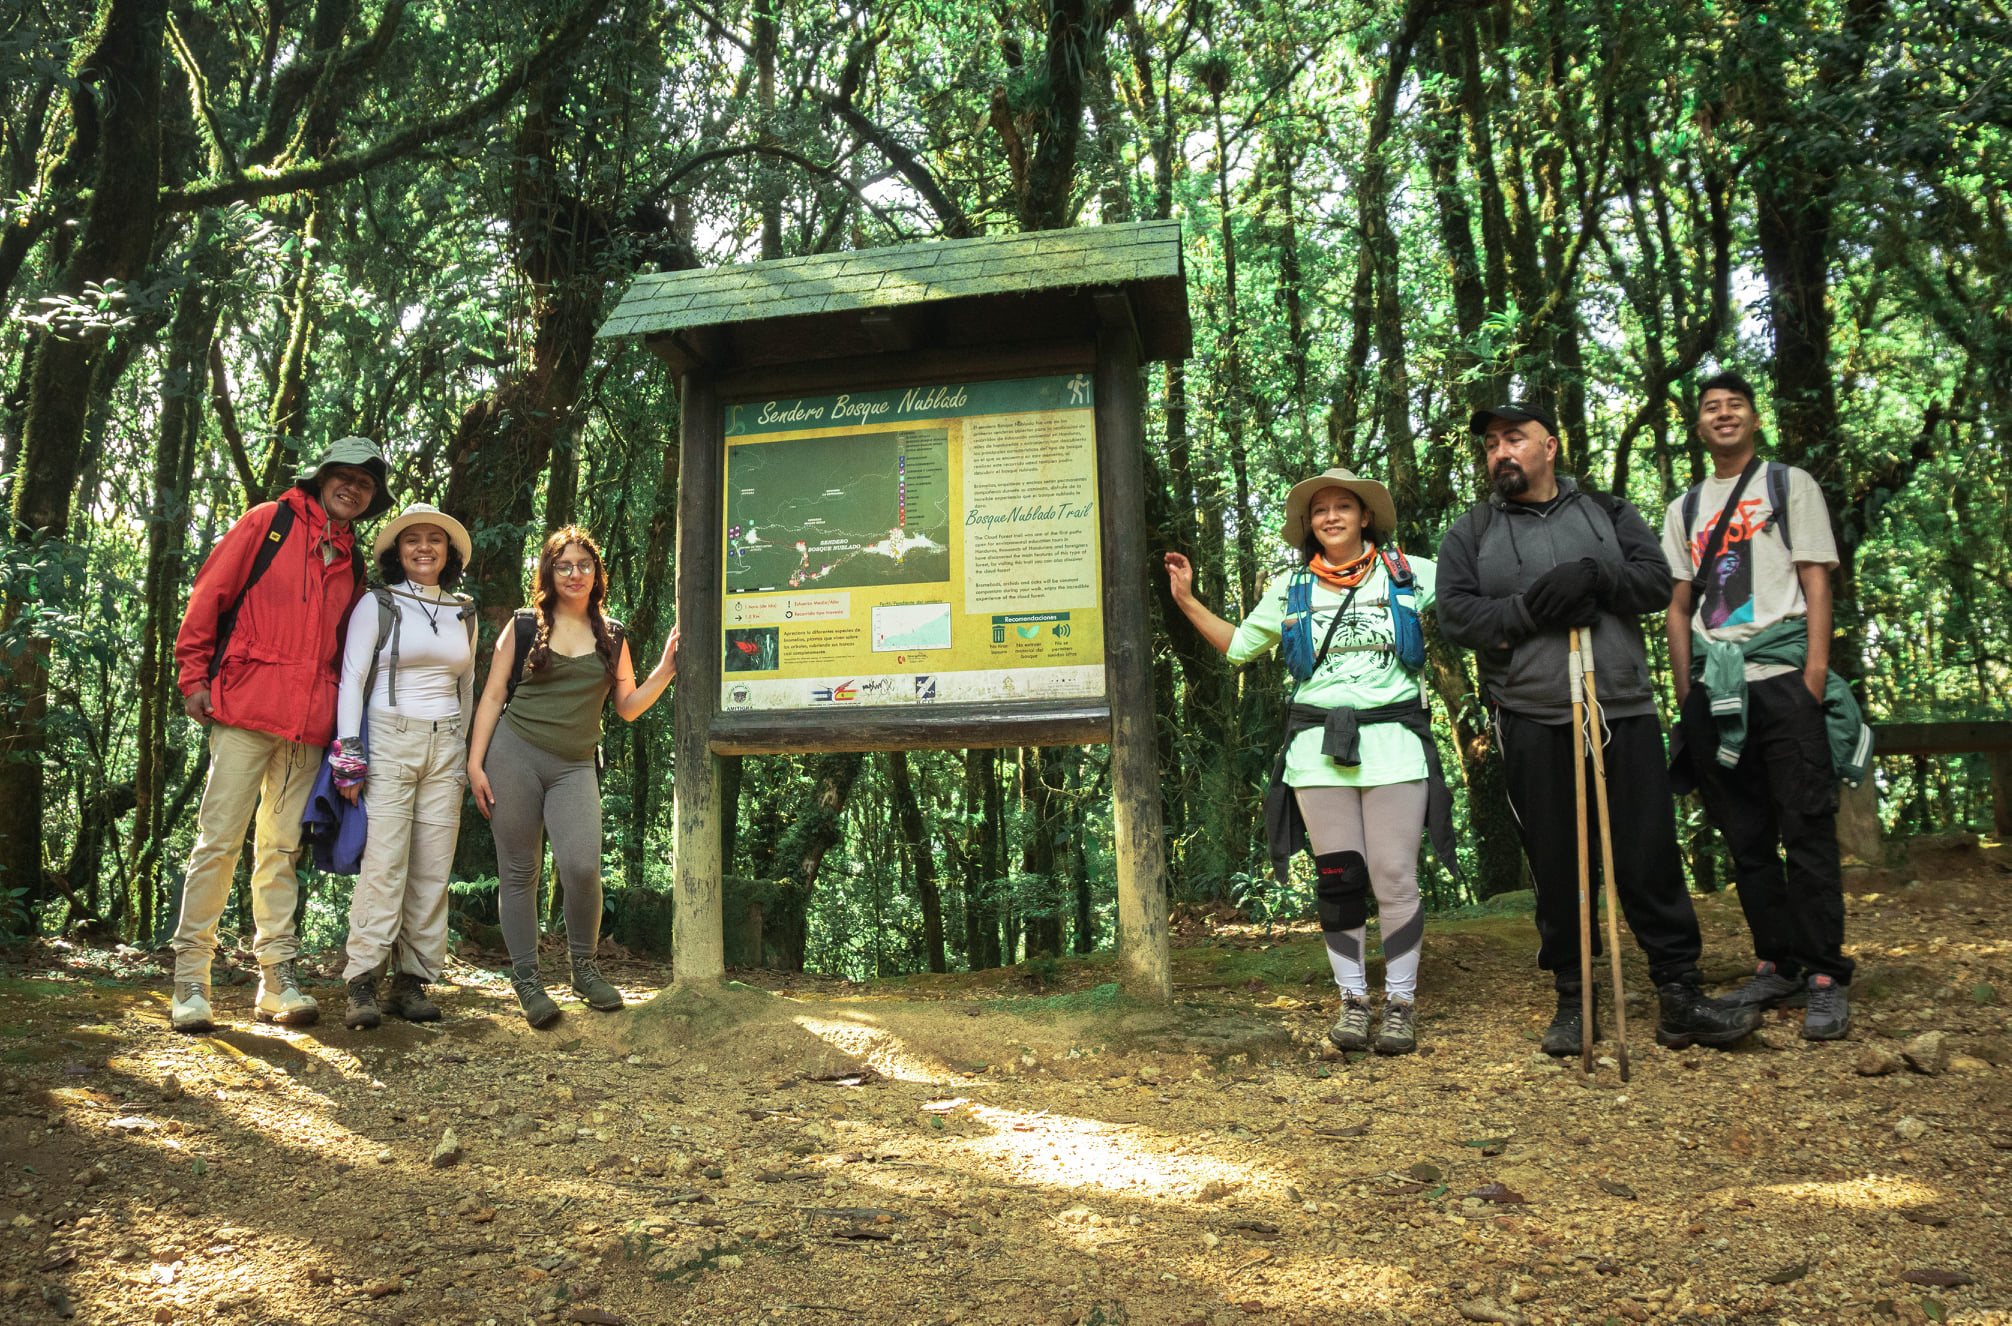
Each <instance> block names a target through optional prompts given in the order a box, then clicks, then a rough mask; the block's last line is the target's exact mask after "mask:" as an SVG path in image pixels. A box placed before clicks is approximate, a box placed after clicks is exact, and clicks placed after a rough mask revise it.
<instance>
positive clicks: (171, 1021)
mask: <svg viewBox="0 0 2012 1326" xmlns="http://www.w3.org/2000/svg"><path fill="white" fill-rule="evenodd" d="M168 1025H169V1026H171V1027H173V1028H174V1029H175V1030H176V1031H186V1032H188V1033H189V1034H190V1035H194V1034H196V1033H198V1032H204V1031H215V1030H216V1029H217V1024H216V1023H215V1022H213V1021H211V1020H210V987H208V986H207V985H204V984H203V983H202V982H201V981H177V982H175V1000H174V1002H173V1003H172V1004H170V1005H168Z"/></svg>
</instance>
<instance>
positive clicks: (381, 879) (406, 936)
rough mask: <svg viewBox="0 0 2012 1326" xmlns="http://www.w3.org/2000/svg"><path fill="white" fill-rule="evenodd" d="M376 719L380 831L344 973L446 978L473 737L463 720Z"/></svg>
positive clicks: (369, 788) (371, 845)
mask: <svg viewBox="0 0 2012 1326" xmlns="http://www.w3.org/2000/svg"><path fill="white" fill-rule="evenodd" d="M369 721H370V778H369V779H368V781H366V782H365V783H364V785H363V807H364V810H365V812H366V814H367V816H368V823H369V825H370V835H369V837H367V838H366V839H365V840H364V845H363V867H362V869H361V870H360V871H358V872H357V876H356V891H355V892H354V893H353V894H351V895H350V903H349V950H348V955H349V960H348V963H347V965H345V966H344V967H343V970H342V979H343V980H345V981H351V980H355V979H356V978H357V977H359V976H361V975H363V974H364V973H366V972H371V971H380V970H394V971H404V972H410V973H411V974H412V975H414V976H417V977H418V978H419V979H420V980H422V981H432V980H438V979H439V977H440V972H441V968H442V967H443V966H444V965H445V964H446V961H447V877H448V874H449V872H450V871H451V870H452V869H453V866H454V844H455V841H456V840H457V839H458V838H459V837H460V836H461V793H462V789H463V788H464V787H466V786H467V785H468V741H467V738H466V737H464V736H463V735H462V732H461V720H460V719H458V718H443V719H440V720H439V721H438V722H435V721H432V720H429V719H408V718H402V717H400V716H398V715H396V714H372V715H371V716H370V720H369ZM394 955H395V958H396V965H395V966H393V965H392V960H393V958H394Z"/></svg>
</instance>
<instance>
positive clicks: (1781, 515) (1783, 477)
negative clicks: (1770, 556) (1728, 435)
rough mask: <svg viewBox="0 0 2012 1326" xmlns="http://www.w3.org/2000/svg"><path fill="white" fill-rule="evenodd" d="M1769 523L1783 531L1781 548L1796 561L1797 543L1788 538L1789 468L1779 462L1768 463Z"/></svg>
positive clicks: (1791, 560)
mask: <svg viewBox="0 0 2012 1326" xmlns="http://www.w3.org/2000/svg"><path fill="white" fill-rule="evenodd" d="M1767 504H1768V512H1769V514H1768V523H1769V524H1770V525H1773V526H1774V527H1775V528H1776V529H1777V530H1780V531H1781V546H1782V547H1783V549H1785V550H1786V551H1787V552H1788V555H1789V561H1790V562H1791V563H1793V562H1794V561H1795V541H1794V540H1793V539H1791V538H1789V536H1788V466H1786V465H1784V464H1782V463H1781V462H1780V461H1778V460H1771V461H1769V462H1768V463H1767Z"/></svg>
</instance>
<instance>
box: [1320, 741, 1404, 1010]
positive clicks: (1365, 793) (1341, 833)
mask: <svg viewBox="0 0 2012 1326" xmlns="http://www.w3.org/2000/svg"><path fill="white" fill-rule="evenodd" d="M1293 795H1294V796H1295V797H1296V798H1298V800H1299V813H1300V816H1301V818H1303V819H1304V820H1305V821H1306V833H1307V838H1308V839H1309V840H1310V844H1311V846H1312V848H1313V852H1314V855H1315V856H1325V855H1327V854H1328V853H1331V852H1358V853H1360V854H1361V855H1362V857H1363V859H1364V860H1365V861H1367V862H1368V863H1369V883H1370V888H1371V889H1372V890H1373V891H1374V892H1375V894H1376V915H1377V923H1378V924H1377V929H1378V931H1379V933H1380V934H1381V937H1382V944H1383V966H1384V974H1383V987H1384V993H1385V994H1387V995H1388V996H1389V997H1391V998H1392V999H1398V1000H1404V1001H1407V1002H1408V1001H1410V1000H1412V999H1414V998H1416V997H1417V993H1418V950H1419V945H1420V941H1421V940H1422V939H1423V938H1424V937H1425V913H1424V911H1423V909H1422V908H1421V907H1420V906H1419V901H1418V843H1419V840H1420V838H1421V837H1422V836H1423V835H1424V832H1425V806H1426V787H1425V780H1424V779H1422V778H1420V779H1415V780H1413V781H1411V782H1408V783H1387V784H1385V785H1383V786H1381V787H1296V788H1294V789H1293ZM1359 914H1360V913H1358V915H1359ZM1323 937H1324V938H1325V939H1326V940H1327V959H1328V963H1329V965H1330V966H1332V967H1333V968H1334V983H1335V984H1336V985H1337V986H1339V987H1340V988H1341V989H1342V991H1344V992H1345V993H1348V994H1353V995H1366V994H1368V992H1369V977H1368V973H1367V971H1366V970H1365V968H1364V964H1363V954H1364V945H1365V944H1366V942H1367V935H1366V928H1365V927H1362V926H1357V927H1356V928H1354V929H1351V930H1337V931H1331V932H1328V933H1326V934H1325V935H1324V936H1323Z"/></svg>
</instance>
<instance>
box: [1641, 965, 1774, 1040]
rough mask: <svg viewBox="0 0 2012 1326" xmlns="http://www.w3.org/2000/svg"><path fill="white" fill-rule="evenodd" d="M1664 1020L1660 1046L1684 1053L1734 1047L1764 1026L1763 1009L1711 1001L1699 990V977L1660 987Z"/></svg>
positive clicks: (1660, 1023)
mask: <svg viewBox="0 0 2012 1326" xmlns="http://www.w3.org/2000/svg"><path fill="white" fill-rule="evenodd" d="M1656 994H1657V995H1658V997H1660V999H1661V1000H1662V1017H1661V1018H1660V1019H1659V1020H1658V1021H1657V1023H1656V1044H1658V1045H1661V1046H1664V1047H1665V1048H1667V1049H1672V1050H1682V1049H1686V1048H1688V1047H1689V1046H1690V1045H1691V1044H1692V1043H1693V1042H1695V1043H1696V1044H1699V1045H1731V1044H1732V1043H1733V1042H1734V1041H1737V1040H1739V1039H1740V1038H1742V1037H1744V1036H1746V1035H1747V1034H1748V1033H1750V1032H1752V1031H1753V1030H1754V1029H1755V1028H1757V1027H1759V1026H1760V1024H1761V1010H1760V1009H1759V1008H1757V1007H1755V1006H1754V1005H1752V1004H1748V1005H1746V1006H1745V1007H1743V1008H1742V1007H1736V1006H1734V1005H1730V1004H1724V1003H1721V1002H1719V1001H1718V1000H1716V999H1713V998H1711V997H1710V996H1709V995H1707V994H1706V993H1705V992H1704V991H1703V990H1702V989H1700V988H1699V986H1698V983H1697V977H1696V975H1695V974H1693V975H1692V976H1690V977H1689V978H1687V979H1684V980H1678V981H1671V982H1670V983H1669V984H1667V985H1660V986H1657V987H1656Z"/></svg>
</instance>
